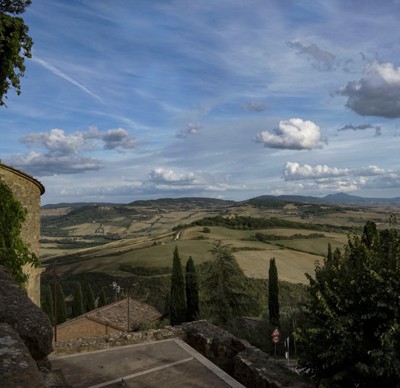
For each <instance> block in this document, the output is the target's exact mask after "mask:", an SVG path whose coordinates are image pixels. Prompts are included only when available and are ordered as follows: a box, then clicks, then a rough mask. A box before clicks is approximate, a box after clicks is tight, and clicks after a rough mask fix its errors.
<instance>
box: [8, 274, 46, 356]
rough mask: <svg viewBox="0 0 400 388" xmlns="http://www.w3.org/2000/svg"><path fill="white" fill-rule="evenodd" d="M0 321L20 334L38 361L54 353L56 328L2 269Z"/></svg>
mask: <svg viewBox="0 0 400 388" xmlns="http://www.w3.org/2000/svg"><path fill="white" fill-rule="evenodd" d="M0 322H5V323H8V324H9V325H10V326H11V327H12V328H13V329H14V330H15V331H16V332H17V333H18V335H19V337H20V338H21V339H22V340H23V341H24V343H25V345H26V346H27V348H28V349H29V351H30V353H31V356H32V357H33V358H34V359H35V360H39V359H42V358H44V357H46V356H47V355H48V354H49V353H51V351H52V350H53V347H52V339H53V329H52V326H51V322H50V320H49V318H48V317H47V315H46V314H45V313H44V312H43V311H42V310H41V309H40V308H39V307H38V306H36V305H35V304H34V303H33V302H32V301H31V300H30V299H29V298H28V296H27V295H26V294H25V293H24V292H23V291H22V290H21V289H20V288H19V286H18V285H17V284H16V283H15V282H14V280H13V279H12V277H11V276H10V274H9V273H8V271H7V270H6V269H5V268H4V267H1V266H0Z"/></svg>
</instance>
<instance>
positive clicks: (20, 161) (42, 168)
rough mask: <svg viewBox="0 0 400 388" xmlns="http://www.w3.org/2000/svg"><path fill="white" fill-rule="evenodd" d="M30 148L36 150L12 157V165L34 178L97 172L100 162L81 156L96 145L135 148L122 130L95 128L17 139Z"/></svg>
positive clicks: (56, 129) (43, 133)
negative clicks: (34, 176)
mask: <svg viewBox="0 0 400 388" xmlns="http://www.w3.org/2000/svg"><path fill="white" fill-rule="evenodd" d="M20 142H21V143H22V144H25V145H26V146H27V147H29V148H35V147H36V148H39V150H34V151H31V152H29V153H28V154H26V155H21V154H19V155H14V156H11V158H10V161H11V164H12V165H13V166H15V167H18V168H22V169H24V170H26V171H28V172H30V173H32V174H33V175H37V176H46V175H54V174H77V173H81V172H84V171H93V170H99V169H100V168H102V165H101V161H100V160H98V159H93V158H90V157H87V156H84V155H83V154H84V153H85V152H87V151H94V150H96V148H97V147H98V146H99V145H101V144H102V145H103V148H104V149H106V150H121V149H128V148H133V147H135V145H136V143H135V141H134V139H133V138H132V137H131V136H129V134H128V132H127V131H126V130H125V129H123V128H115V129H108V130H107V131H105V132H102V131H100V130H99V129H97V128H96V127H90V128H89V129H88V130H87V131H76V132H73V133H71V134H67V133H65V131H64V130H63V129H58V128H54V129H51V130H50V131H47V132H37V133H31V134H28V135H27V136H25V137H23V138H22V139H20Z"/></svg>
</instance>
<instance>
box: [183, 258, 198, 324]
mask: <svg viewBox="0 0 400 388" xmlns="http://www.w3.org/2000/svg"><path fill="white" fill-rule="evenodd" d="M198 316H199V282H198V278H197V273H196V267H195V265H194V262H193V259H192V256H190V257H189V260H188V261H187V263H186V321H187V322H191V321H195V320H196V319H197V318H198Z"/></svg>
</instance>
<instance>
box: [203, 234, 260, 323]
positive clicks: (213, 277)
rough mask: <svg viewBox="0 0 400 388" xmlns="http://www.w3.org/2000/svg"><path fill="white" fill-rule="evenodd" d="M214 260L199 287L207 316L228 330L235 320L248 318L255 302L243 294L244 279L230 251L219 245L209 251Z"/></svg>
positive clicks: (245, 293) (245, 291) (244, 292)
mask: <svg viewBox="0 0 400 388" xmlns="http://www.w3.org/2000/svg"><path fill="white" fill-rule="evenodd" d="M212 253H213V254H214V256H215V260H214V261H213V262H212V263H211V266H210V270H209V273H208V274H207V275H206V276H205V279H204V282H203V284H202V287H203V289H205V290H206V293H205V295H204V298H205V303H206V305H207V306H208V309H209V315H210V316H211V317H213V318H214V320H215V322H216V323H217V324H220V325H222V326H229V324H231V323H232V320H233V318H234V317H238V316H241V315H245V314H247V313H248V312H249V311H251V309H252V308H253V307H254V304H255V303H254V301H253V300H252V298H251V297H250V296H249V293H248V292H247V290H246V277H245V275H244V273H243V271H242V270H241V269H240V267H239V265H238V264H237V262H236V260H235V258H234V256H233V254H232V252H231V250H230V249H229V248H228V247H226V246H223V245H222V244H221V243H220V242H219V243H217V244H216V245H215V246H214V248H213V249H212Z"/></svg>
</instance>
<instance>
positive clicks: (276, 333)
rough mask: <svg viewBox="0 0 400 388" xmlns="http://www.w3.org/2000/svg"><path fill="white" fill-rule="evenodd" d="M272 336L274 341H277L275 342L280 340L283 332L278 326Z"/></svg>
mask: <svg viewBox="0 0 400 388" xmlns="http://www.w3.org/2000/svg"><path fill="white" fill-rule="evenodd" d="M271 337H272V342H275V343H277V342H279V339H280V337H281V333H280V331H279V330H278V328H277V327H276V328H275V329H274V331H273V332H272V334H271Z"/></svg>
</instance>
